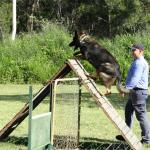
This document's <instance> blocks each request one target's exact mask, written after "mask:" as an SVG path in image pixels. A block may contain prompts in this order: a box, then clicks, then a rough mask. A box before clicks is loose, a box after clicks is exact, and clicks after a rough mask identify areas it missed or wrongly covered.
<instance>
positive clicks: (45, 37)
mask: <svg viewBox="0 0 150 150" xmlns="http://www.w3.org/2000/svg"><path fill="white" fill-rule="evenodd" d="M71 40H72V35H71V34H69V32H68V31H67V30H66V29H65V28H64V27H62V26H58V25H55V24H53V23H52V24H49V23H47V25H45V26H44V29H43V31H42V32H40V33H32V34H20V35H19V36H18V38H17V39H16V40H15V41H11V39H6V40H3V42H1V43H0V78H1V80H0V83H37V82H39V83H42V82H45V81H47V80H49V79H50V78H51V77H52V76H53V75H54V74H56V73H57V72H58V70H59V69H60V68H61V67H62V66H63V64H64V63H65V61H66V60H67V59H69V58H72V57H73V49H72V48H70V47H69V46H68V44H69V42H70V41H71ZM98 42H99V43H100V44H101V45H103V46H104V47H106V48H107V49H108V50H109V51H110V52H111V53H112V54H113V55H114V57H115V58H116V59H117V60H118V62H119V64H120V66H121V71H122V75H123V80H124V79H125V76H126V74H127V70H128V68H129V65H130V63H131V60H132V58H131V55H130V48H129V46H130V45H132V43H135V42H140V43H143V44H144V45H145V49H146V50H145V57H146V58H147V60H148V61H150V53H149V51H148V49H150V40H149V33H147V32H143V33H142V35H141V34H138V33H137V34H134V35H130V34H126V35H120V36H119V35H118V36H116V37H115V38H114V39H112V40H110V39H109V40H108V39H106V38H105V39H98ZM83 64H84V66H85V68H86V69H87V70H88V71H89V72H92V71H94V70H93V68H92V67H91V65H90V64H89V63H88V62H86V61H83Z"/></svg>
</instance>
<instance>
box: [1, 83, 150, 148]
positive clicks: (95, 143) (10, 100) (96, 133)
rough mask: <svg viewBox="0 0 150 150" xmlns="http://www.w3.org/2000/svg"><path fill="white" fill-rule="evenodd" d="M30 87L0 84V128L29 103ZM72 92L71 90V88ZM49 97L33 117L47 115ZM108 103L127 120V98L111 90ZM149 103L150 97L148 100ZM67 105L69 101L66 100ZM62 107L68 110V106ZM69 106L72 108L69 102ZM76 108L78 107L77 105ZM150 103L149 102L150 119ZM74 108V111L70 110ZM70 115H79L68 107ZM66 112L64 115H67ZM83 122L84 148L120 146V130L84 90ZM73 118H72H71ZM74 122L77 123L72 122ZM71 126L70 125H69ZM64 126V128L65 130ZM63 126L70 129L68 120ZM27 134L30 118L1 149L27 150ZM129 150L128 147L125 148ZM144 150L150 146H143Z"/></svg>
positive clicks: (137, 126)
mask: <svg viewBox="0 0 150 150" xmlns="http://www.w3.org/2000/svg"><path fill="white" fill-rule="evenodd" d="M41 87H42V85H33V91H34V93H36V92H37V91H39V89H40V88H41ZM28 88H29V85H0V89H1V90H0V129H1V128H2V127H3V126H4V125H6V123H8V122H9V121H10V120H11V118H12V117H14V115H15V114H16V113H17V112H18V111H19V110H20V109H21V108H22V107H23V106H24V105H25V103H27V101H28ZM69 89H70V88H69ZM69 89H68V90H69ZM99 89H100V91H102V92H103V91H104V87H102V86H100V87H99ZM48 100H49V97H47V98H46V99H45V100H44V101H43V102H42V103H41V104H40V105H39V106H38V107H37V108H36V109H35V111H34V114H39V113H42V112H47V111H48V110H49V106H48ZM108 100H109V101H110V102H111V104H112V105H113V106H114V107H115V109H116V110H117V111H118V113H119V114H120V115H121V116H122V117H124V106H125V103H126V101H127V97H125V98H121V97H119V96H118V94H117V91H116V87H113V89H112V95H110V96H108ZM148 101H150V98H149V100H148ZM64 103H66V101H64ZM64 103H62V104H61V107H60V106H58V107H59V108H61V109H63V110H67V107H66V106H65V105H64ZM67 104H68V106H71V105H72V104H70V103H69V102H68V103H67ZM75 105H76V104H75ZM149 106H150V102H149V103H148V116H149V118H150V107H149ZM70 108H72V109H70ZM68 111H69V112H70V114H69V115H70V116H71V115H72V116H73V115H74V117H75V115H76V114H71V112H73V111H74V112H76V110H73V107H68ZM68 111H65V112H68ZM80 117H81V120H80V142H81V145H82V149H91V147H92V149H106V148H107V147H109V145H110V146H111V145H115V146H116V145H117V146H118V145H120V144H121V143H120V142H118V141H116V139H115V136H116V135H117V134H119V132H118V130H117V129H116V128H115V127H114V125H112V123H111V122H110V120H109V119H108V118H107V117H106V115H105V114H104V113H103V112H102V110H101V109H99V108H98V106H97V105H96V103H95V102H94V100H93V99H92V97H91V96H90V95H89V93H88V92H87V91H86V90H85V89H84V88H83V94H82V100H81V116H80ZM72 118H73V117H71V118H69V119H72ZM73 121H74V120H73ZM67 125H68V126H67ZM64 126H65V127H64ZM64 126H63V125H62V124H61V127H62V130H63V128H64V129H67V130H68V129H69V123H68V124H67V120H66V122H65V125H64ZM133 132H134V133H135V134H136V135H137V137H138V138H139V139H140V129H139V125H138V122H137V121H136V119H135V121H134V126H133ZM27 133H28V118H26V119H25V120H24V121H23V122H22V123H21V124H20V125H19V126H18V127H17V128H16V129H15V130H14V131H13V132H12V133H11V135H10V136H9V137H8V138H7V139H5V140H4V141H1V142H0V150H26V149H27ZM125 149H128V148H125ZM143 149H144V150H148V149H150V147H148V146H147V147H146V146H145V147H144V148H143Z"/></svg>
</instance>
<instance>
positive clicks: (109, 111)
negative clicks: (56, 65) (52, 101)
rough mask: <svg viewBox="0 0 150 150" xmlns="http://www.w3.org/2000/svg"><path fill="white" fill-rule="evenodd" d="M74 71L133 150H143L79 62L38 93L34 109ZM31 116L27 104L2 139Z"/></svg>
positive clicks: (67, 66)
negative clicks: (54, 82)
mask: <svg viewBox="0 0 150 150" xmlns="http://www.w3.org/2000/svg"><path fill="white" fill-rule="evenodd" d="M71 70H72V71H73V72H74V73H75V74H76V75H77V76H78V77H79V79H80V80H81V82H82V84H83V85H84V86H85V88H86V89H87V90H88V91H89V93H90V94H91V95H92V97H93V99H94V100H95V101H96V103H97V105H98V106H99V108H100V109H102V110H103V112H104V113H105V114H106V116H107V117H108V119H109V120H110V121H111V122H112V123H113V124H114V125H115V127H116V129H118V131H120V133H121V134H122V136H123V137H124V138H125V140H126V142H127V143H128V144H129V145H130V147H131V148H132V149H133V150H140V149H141V148H142V144H141V142H140V141H139V140H138V139H137V137H136V136H135V135H134V134H133V132H132V130H131V129H130V128H129V127H128V126H127V125H126V123H125V122H124V120H123V119H122V118H121V117H120V115H119V114H118V113H117V111H116V110H115V109H114V108H113V106H112V105H111V103H110V102H109V101H108V100H107V98H106V97H105V96H103V95H102V94H101V93H100V92H99V90H98V88H97V86H96V84H95V82H94V81H93V80H92V79H91V78H89V77H88V75H89V74H88V72H87V71H86V70H85V69H84V68H83V66H82V65H81V63H80V62H79V61H78V60H75V59H70V60H68V61H67V62H66V64H65V65H64V67H63V68H62V69H61V70H60V71H59V72H58V73H57V74H56V75H55V76H54V77H53V78H52V79H51V80H50V81H49V82H48V83H47V84H46V85H45V86H44V87H43V88H42V89H41V90H40V91H39V92H38V93H37V95H36V96H35V97H34V98H33V109H34V108H35V107H36V106H38V104H39V103H40V102H41V101H42V100H43V99H44V98H45V97H46V96H47V95H48V94H49V93H50V87H51V86H52V82H53V81H54V80H56V79H59V78H63V77H64V76H65V75H67V74H68V73H69V72H70V71H71ZM28 114H29V104H28V103H27V104H26V105H25V106H24V107H23V108H22V109H21V110H20V112H18V113H17V114H16V116H15V117H14V118H12V120H11V121H10V122H9V123H8V124H7V125H6V126H5V127H4V128H3V129H2V130H1V131H0V139H4V138H6V137H7V136H8V135H9V134H10V133H11V132H12V131H13V130H14V129H15V128H16V127H17V126H18V125H19V124H20V123H21V122H22V121H23V120H24V119H25V118H26V117H27V116H28Z"/></svg>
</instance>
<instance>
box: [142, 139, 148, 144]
mask: <svg viewBox="0 0 150 150" xmlns="http://www.w3.org/2000/svg"><path fill="white" fill-rule="evenodd" d="M141 143H142V144H144V145H145V144H150V141H144V140H143V139H142V140H141Z"/></svg>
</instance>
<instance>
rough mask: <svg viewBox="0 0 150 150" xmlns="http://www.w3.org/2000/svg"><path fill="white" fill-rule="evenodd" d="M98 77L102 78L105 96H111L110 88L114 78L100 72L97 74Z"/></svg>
mask: <svg viewBox="0 0 150 150" xmlns="http://www.w3.org/2000/svg"><path fill="white" fill-rule="evenodd" d="M99 76H100V77H101V78H102V80H103V83H104V85H105V87H106V93H105V95H109V94H111V86H112V85H113V84H114V82H115V80H116V78H115V77H112V76H110V75H108V74H106V73H104V72H100V73H99Z"/></svg>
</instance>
